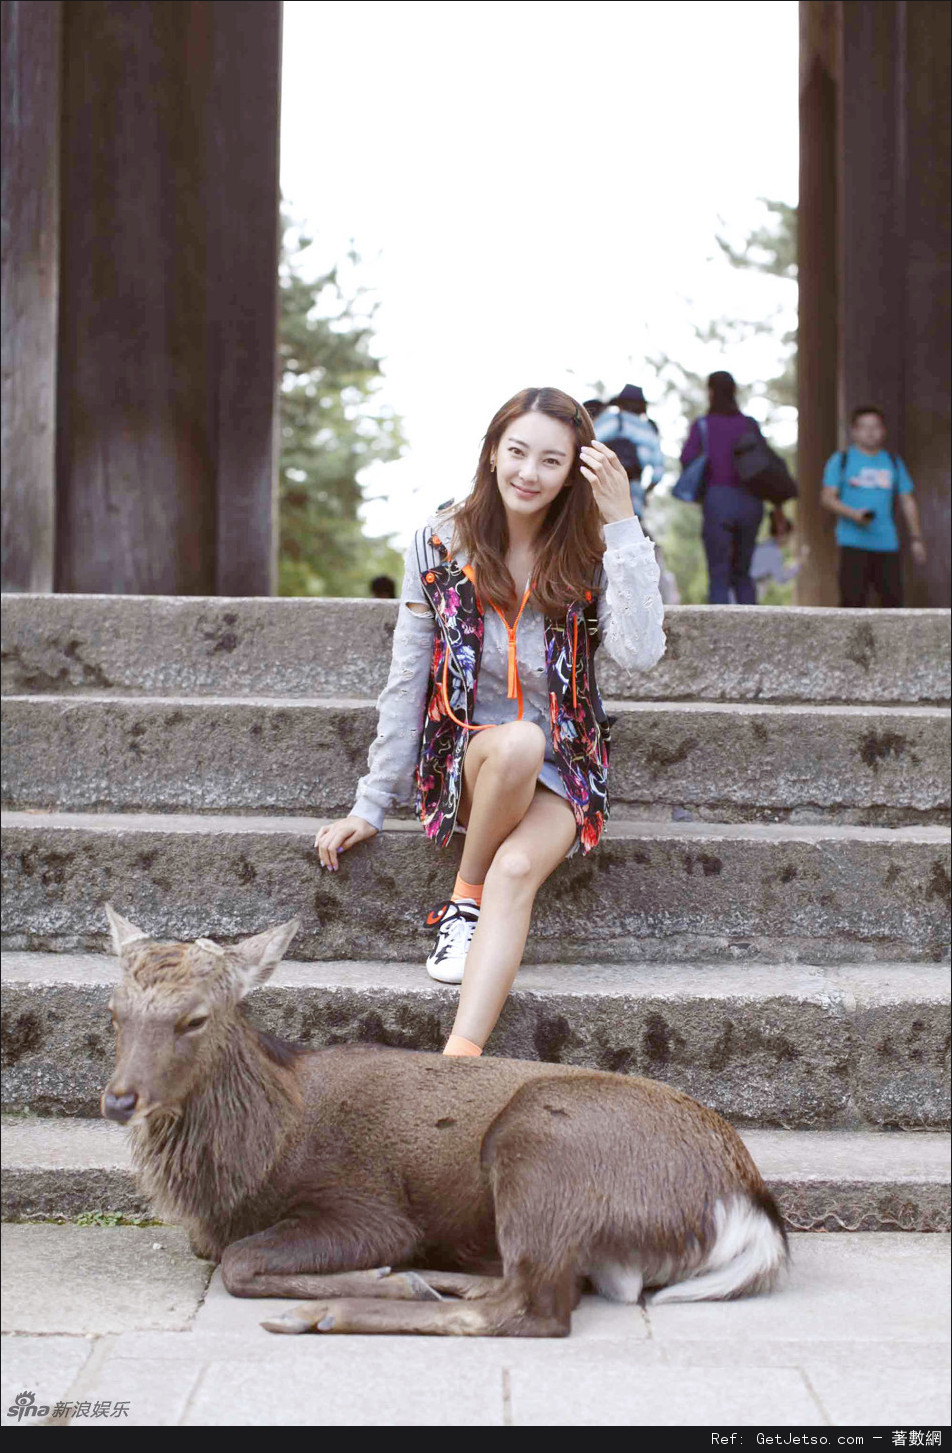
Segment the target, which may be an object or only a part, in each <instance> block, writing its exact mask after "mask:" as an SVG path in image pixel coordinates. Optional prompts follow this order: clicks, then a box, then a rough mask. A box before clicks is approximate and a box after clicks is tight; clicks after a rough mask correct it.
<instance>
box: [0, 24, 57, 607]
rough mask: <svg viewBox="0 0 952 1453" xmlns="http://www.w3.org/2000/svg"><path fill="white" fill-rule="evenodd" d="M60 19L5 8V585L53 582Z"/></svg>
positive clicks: (0, 159) (41, 586) (46, 586)
mask: <svg viewBox="0 0 952 1453" xmlns="http://www.w3.org/2000/svg"><path fill="white" fill-rule="evenodd" d="M60 20H61V6H60V0H4V3H3V6H2V55H3V61H2V67H3V74H2V81H3V97H2V106H3V123H2V125H3V131H2V156H0V163H2V189H3V198H2V207H3V269H2V271H3V298H2V302H3V311H2V318H3V323H2V328H3V364H2V368H3V400H2V414H3V421H2V441H3V442H2V464H0V476H2V491H3V507H2V516H3V529H2V533H3V543H2V560H3V568H2V585H3V589H4V590H25V591H46V590H51V589H52V588H53V553H54V544H53V540H54V534H53V532H54V500H55V486H54V457H55V401H56V306H57V282H58V278H57V260H58V259H57V249H58V220H59V73H60Z"/></svg>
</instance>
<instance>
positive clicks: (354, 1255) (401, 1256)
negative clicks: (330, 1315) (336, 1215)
mask: <svg viewBox="0 0 952 1453" xmlns="http://www.w3.org/2000/svg"><path fill="white" fill-rule="evenodd" d="M381 1220H383V1218H381ZM374 1229H375V1231H376V1232H377V1235H376V1236H375V1237H374V1239H373V1242H371V1241H370V1239H369V1238H368V1240H367V1241H366V1242H363V1243H362V1242H361V1241H360V1239H359V1237H358V1236H357V1235H355V1233H354V1228H353V1227H343V1226H341V1225H340V1224H339V1223H337V1224H335V1222H334V1221H332V1219H331V1218H330V1217H329V1216H323V1217H321V1218H320V1219H319V1220H318V1219H317V1218H310V1217H303V1218H300V1219H297V1218H288V1219H287V1220H286V1221H279V1222H278V1223H277V1224H276V1225H274V1226H269V1227H268V1229H267V1230H266V1231H258V1232H256V1233H255V1234H254V1235H252V1236H246V1237H244V1238H243V1239H242V1240H241V1241H234V1242H232V1244H231V1245H230V1246H226V1248H225V1250H224V1252H223V1254H222V1258H221V1272H222V1281H223V1282H224V1284H225V1288H226V1290H227V1291H229V1292H230V1293H231V1294H232V1296H234V1297H378V1298H382V1299H383V1298H387V1299H389V1298H400V1299H405V1300H424V1299H426V1300H430V1301H439V1299H440V1298H439V1293H438V1292H436V1291H434V1290H433V1289H432V1288H431V1287H429V1286H427V1284H426V1282H425V1281H423V1279H422V1278H421V1277H419V1276H416V1275H415V1273H413V1272H412V1271H400V1272H397V1273H393V1272H392V1271H391V1269H390V1266H380V1265H379V1264H377V1263H379V1262H380V1261H383V1260H389V1261H391V1263H392V1262H396V1263H397V1265H400V1264H401V1263H403V1264H404V1265H406V1263H407V1262H408V1261H409V1260H410V1258H411V1256H412V1253H413V1250H414V1242H415V1240H416V1235H415V1232H413V1231H412V1228H407V1230H404V1228H403V1227H402V1226H400V1225H396V1226H393V1227H391V1228H389V1230H390V1234H387V1232H388V1228H387V1226H386V1224H385V1223H384V1224H383V1225H382V1226H378V1227H375V1228H374ZM408 1233H409V1234H408ZM411 1236H412V1240H411Z"/></svg>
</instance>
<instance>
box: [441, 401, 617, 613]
mask: <svg viewBox="0 0 952 1453" xmlns="http://www.w3.org/2000/svg"><path fill="white" fill-rule="evenodd" d="M533 413H537V414H546V415H548V417H549V418H550V419H558V421H559V423H560V424H567V425H568V427H569V428H570V429H571V430H572V432H573V434H574V436H575V442H576V453H575V457H574V459H573V460H572V468H571V470H570V471H569V477H568V480H567V482H566V484H565V487H564V488H563V489H561V490H559V493H558V494H557V495H556V497H555V499H554V500H553V501H552V503H551V504H550V505H549V508H548V510H547V511H546V515H545V519H544V520H543V522H542V529H541V531H540V534H539V539H538V543H537V547H536V557H535V566H534V568H533V581H534V588H533V592H532V604H533V606H535V608H536V609H537V610H540V611H542V613H543V614H544V615H551V616H559V615H564V614H565V611H566V610H567V608H568V607H569V605H571V603H572V601H574V600H583V599H584V598H585V592H586V591H587V590H591V589H592V582H593V579H594V577H595V574H596V571H597V568H598V565H599V564H600V562H601V558H602V552H603V550H604V548H605V539H604V536H603V534H602V523H601V516H600V514H599V511H598V506H597V505H596V503H595V497H594V495H593V494H592V490H591V486H590V485H589V483H588V481H587V480H586V478H585V476H584V475H583V474H582V472H581V469H580V468H579V456H578V449H579V448H580V447H581V445H583V444H590V443H591V442H592V440H593V439H594V437H595V428H594V426H593V424H592V421H591V419H590V418H589V415H588V413H587V412H586V410H585V409H584V408H583V407H582V405H581V404H579V403H576V401H575V399H573V398H571V397H570V395H569V394H566V393H563V392H562V390H561V389H558V388H526V389H523V390H522V391H521V392H520V393H517V394H515V395H514V397H513V398H511V399H510V400H509V401H508V403H505V404H503V406H502V408H501V409H499V411H498V412H497V413H496V414H495V415H494V416H493V419H492V422H491V423H490V425H489V428H488V429H487V430H486V437H485V438H484V439H483V447H482V449H481V450H480V454H479V464H478V465H477V468H476V479H475V482H474V486H473V492H472V494H470V495H469V496H468V497H467V498H466V499H465V500H464V501H463V503H462V505H461V506H460V507H459V508H458V509H457V510H456V511H455V512H454V514H453V539H454V544H455V545H456V546H458V547H460V548H461V549H462V550H463V551H464V552H465V554H466V555H467V557H468V559H469V563H470V565H472V567H473V570H474V572H475V576H476V588H477V590H478V591H479V593H480V595H482V596H483V597H484V598H485V599H486V600H490V601H494V602H495V604H496V605H498V606H499V607H500V608H501V609H505V608H506V607H510V608H511V607H512V606H513V605H514V604H515V603H516V601H517V600H518V598H519V593H518V592H517V590H516V586H515V583H514V581H513V578H512V576H511V575H510V573H509V570H508V568H507V566H506V551H507V550H508V548H509V527H508V524H507V521H506V511H505V508H504V507H503V502H502V499H501V497H500V494H499V488H498V486H497V484H496V474H495V470H494V469H493V468H492V467H491V465H490V460H491V458H492V456H493V455H494V454H495V453H496V452H497V450H498V448H499V441H500V439H501V438H502V436H503V434H504V433H505V432H506V429H507V428H508V426H509V425H510V424H511V423H512V422H513V420H514V419H519V418H521V417H522V415H523V414H533Z"/></svg>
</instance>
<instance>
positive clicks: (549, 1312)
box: [103, 909, 786, 1336]
mask: <svg viewBox="0 0 952 1453" xmlns="http://www.w3.org/2000/svg"><path fill="white" fill-rule="evenodd" d="M107 912H108V913H109V918H110V923H111V925H112V930H113V939H114V942H115V945H116V950H117V952H118V953H119V954H120V957H121V960H122V966H123V969H124V974H123V977H122V980H121V982H120V984H119V985H118V986H117V988H116V992H115V994H114V997H113V1004H112V1012H113V1019H114V1021H115V1024H116V1030H117V1045H116V1067H115V1072H114V1074H113V1076H112V1078H111V1080H110V1082H109V1085H108V1086H107V1089H106V1091H105V1093H104V1095H103V1113H104V1114H105V1115H106V1116H107V1117H109V1118H111V1119H114V1120H119V1121H120V1122H123V1123H131V1126H132V1144H133V1155H134V1160H135V1164H136V1166H137V1169H138V1171H139V1174H140V1176H141V1179H142V1182H143V1184H144V1186H145V1188H146V1189H147V1191H148V1193H149V1194H150V1195H151V1196H152V1198H153V1199H154V1202H155V1204H156V1207H157V1209H158V1211H159V1212H160V1214H161V1215H163V1216H165V1217H168V1218H170V1219H173V1220H176V1221H179V1222H181V1223H183V1224H184V1225H185V1226H186V1227H187V1229H188V1231H189V1234H190V1237H191V1241H192V1245H193V1247H194V1249H195V1251H196V1252H197V1253H199V1254H200V1255H202V1256H206V1257H210V1258H212V1259H214V1260H220V1261H221V1263H222V1274H223V1277H224V1280H225V1284H226V1286H227V1287H228V1289H229V1290H230V1291H232V1292H233V1293H234V1294H235V1295H237V1296H266V1297H276V1296H288V1297H305V1298H310V1299H311V1301H310V1303H309V1304H308V1305H307V1306H306V1307H303V1308H296V1309H294V1311H292V1312H291V1313H289V1314H288V1316H287V1317H286V1318H283V1319H279V1320H277V1321H275V1322H272V1323H270V1324H267V1325H270V1326H271V1327H272V1328H273V1330H276V1331H277V1330H281V1331H302V1330H308V1329H311V1328H317V1329H318V1330H322V1331H373V1332H375V1331H380V1332H394V1331H417V1332H434V1333H444V1334H445V1333H457V1334H463V1335H507V1336H519V1335H530V1336H540V1335H548V1336H563V1335H565V1334H566V1333H567V1332H568V1331H569V1328H570V1318H571V1309H572V1306H573V1305H574V1303H575V1302H576V1301H577V1298H578V1292H579V1288H580V1286H581V1284H582V1282H583V1279H584V1278H585V1277H586V1276H587V1277H590V1278H591V1279H592V1280H593V1281H594V1282H595V1284H596V1286H600V1287H601V1288H602V1289H603V1290H607V1291H608V1293H609V1294H610V1295H618V1296H621V1297H622V1299H625V1300H634V1299H637V1297H638V1295H639V1293H640V1292H641V1288H642V1286H644V1287H663V1286H668V1287H669V1291H668V1293H667V1294H666V1295H667V1297H668V1299H671V1300H677V1299H679V1298H681V1297H682V1294H683V1296H687V1297H693V1296H698V1297H700V1296H707V1295H711V1296H737V1295H741V1294H744V1293H745V1292H750V1291H756V1290H765V1289H767V1288H768V1287H769V1286H770V1285H772V1283H773V1282H774V1280H775V1278H776V1275H777V1273H778V1271H779V1270H780V1268H781V1267H782V1264H783V1262H784V1260H785V1257H786V1242H785V1237H784V1233H783V1228H782V1225H781V1221H780V1217H779V1213H778V1212H777V1209H776V1206H775V1205H774V1203H773V1200H772V1198H771V1197H770V1194H769V1192H768V1191H767V1189H766V1187H765V1186H764V1183H763V1181H762V1180H761V1178H760V1175H759V1174H758V1171H757V1169H756V1167H755V1166H754V1164H753V1162H752V1160H751V1159H750V1156H749V1154H748V1153H747V1150H746V1149H745V1147H744V1145H743V1143H742V1142H741V1140H740V1139H739V1138H738V1136H737V1135H736V1134H735V1132H734V1131H733V1130H732V1129H731V1127H730V1126H729V1125H727V1124H726V1122H725V1121H723V1120H722V1119H721V1118H720V1117H719V1116H718V1115H716V1114H715V1113H714V1112H713V1111H712V1110H709V1109H706V1108H705V1107H704V1106H702V1105H699V1104H698V1103H697V1102H696V1101H694V1100H692V1099H690V1098H689V1097H688V1096H687V1095H684V1094H682V1093H680V1092H679V1091H678V1090H675V1089H672V1088H671V1087H670V1086H668V1085H663V1084H659V1083H655V1082H653V1081H651V1080H645V1079H639V1078H636V1077H634V1076H631V1077H629V1076H624V1075H617V1074H608V1073H602V1072H593V1071H588V1070H584V1069H578V1068H575V1067H570V1066H563V1065H550V1064H541V1063H535V1062H524V1061H520V1060H504V1059H493V1058H483V1059H455V1058H449V1057H445V1058H444V1057H442V1056H440V1055H434V1054H424V1053H417V1052H414V1051H410V1050H395V1049H386V1048H383V1047H380V1046H375V1045H362V1046H337V1047H334V1048H330V1049H318V1050H309V1049H304V1048H303V1047H300V1046H295V1045H289V1044H285V1043H283V1042H282V1041H279V1040H276V1039H274V1038H273V1037H272V1036H270V1035H267V1034H263V1033H262V1032H260V1031H259V1030H257V1029H255V1028H254V1026H253V1025H252V1024H251V1022H250V1020H249V1019H248V1017H247V1015H246V1012H245V1009H244V1007H243V1005H242V1004H241V1002H240V1001H241V999H242V997H243V996H244V995H245V994H246V993H247V992H248V990H249V989H250V988H252V987H254V986H255V985H256V984H258V983H261V982H263V981H264V980H265V979H266V978H267V977H268V976H269V975H270V974H271V972H272V971H273V969H274V968H275V966H276V965H277V963H278V962H279V961H280V959H281V957H282V955H283V953H284V952H285V950H286V949H287V946H288V944H289V943H290V941H291V938H292V937H293V935H294V932H295V931H296V928H297V923H296V922H293V923H290V924H283V925H281V926H280V927H278V928H274V929H271V930H269V931H268V932H266V933H262V934H258V935H256V937H254V938H252V939H247V940H245V941H244V942H243V943H241V944H239V945H237V946H236V947H234V948H230V949H222V948H219V947H218V946H217V945H215V944H213V943H211V942H209V941H208V940H206V939H199V940H198V941H197V942H196V943H194V944H183V943H160V942H155V941H153V940H151V939H149V938H148V937H147V936H146V935H145V934H143V933H142V931H141V930H139V929H137V928H135V926H134V925H133V924H130V923H128V922H126V920H124V919H122V918H120V917H119V915H118V914H115V913H114V912H113V911H112V910H111V909H107ZM132 1097H134V1098H132ZM739 1228H740V1229H739ZM742 1233H743V1234H742ZM745 1237H746V1240H745V1239H744V1238H745ZM741 1243H743V1244H741ZM732 1257H733V1260H731V1258H732ZM725 1259H726V1262H727V1263H729V1265H727V1269H726V1271H725V1270H724V1269H723V1268H724V1266H725ZM500 1263H501V1271H502V1275H501V1277H500V1276H499V1275H498V1274H497V1275H495V1276H485V1275H473V1274H472V1273H474V1272H476V1273H485V1272H487V1271H494V1272H497V1273H498V1271H499V1269H500ZM414 1264H416V1265H420V1264H423V1265H424V1266H427V1265H428V1266H432V1267H434V1268H436V1270H429V1271H424V1272H420V1273H419V1274H414V1273H400V1274H393V1275H391V1274H389V1268H390V1267H392V1266H398V1267H411V1266H413V1265H414ZM712 1267H713V1268H714V1271H713V1273H712ZM718 1267H721V1270H720V1271H717V1268H718ZM732 1268H736V1270H732ZM705 1275H706V1276H707V1280H705ZM712 1275H713V1280H711V1278H712ZM702 1283H703V1285H702ZM709 1284H710V1286H711V1289H710V1290H705V1288H706V1287H707V1286H708V1285H709ZM619 1288H620V1290H619ZM444 1293H448V1294H450V1295H452V1296H455V1297H461V1298H463V1299H464V1300H463V1301H462V1302H460V1301H445V1300H443V1295H442V1294H444Z"/></svg>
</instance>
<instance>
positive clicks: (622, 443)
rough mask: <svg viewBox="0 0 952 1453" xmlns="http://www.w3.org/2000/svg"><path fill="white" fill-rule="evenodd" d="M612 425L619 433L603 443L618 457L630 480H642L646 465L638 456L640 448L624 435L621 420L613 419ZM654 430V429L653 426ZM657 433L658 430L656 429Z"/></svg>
mask: <svg viewBox="0 0 952 1453" xmlns="http://www.w3.org/2000/svg"><path fill="white" fill-rule="evenodd" d="M649 422H650V420H649ZM612 423H613V424H614V425H615V426H616V428H617V430H618V433H617V434H616V435H615V436H614V437H613V438H611V439H603V440H602V443H603V444H607V445H608V447H609V449H610V450H611V451H612V453H613V454H614V455H616V457H617V459H618V462H619V464H620V465H621V467H622V469H623V470H624V471H625V473H626V474H627V475H628V478H629V479H630V480H631V479H640V478H641V474H642V470H643V469H644V465H643V464H642V462H641V458H640V456H639V454H638V446H637V444H636V443H635V442H634V440H633V439H629V438H627V437H626V435H625V434H623V433H622V431H621V428H622V426H621V420H620V418H613V419H612ZM652 428H654V425H653V424H652ZM655 433H657V429H655Z"/></svg>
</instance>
